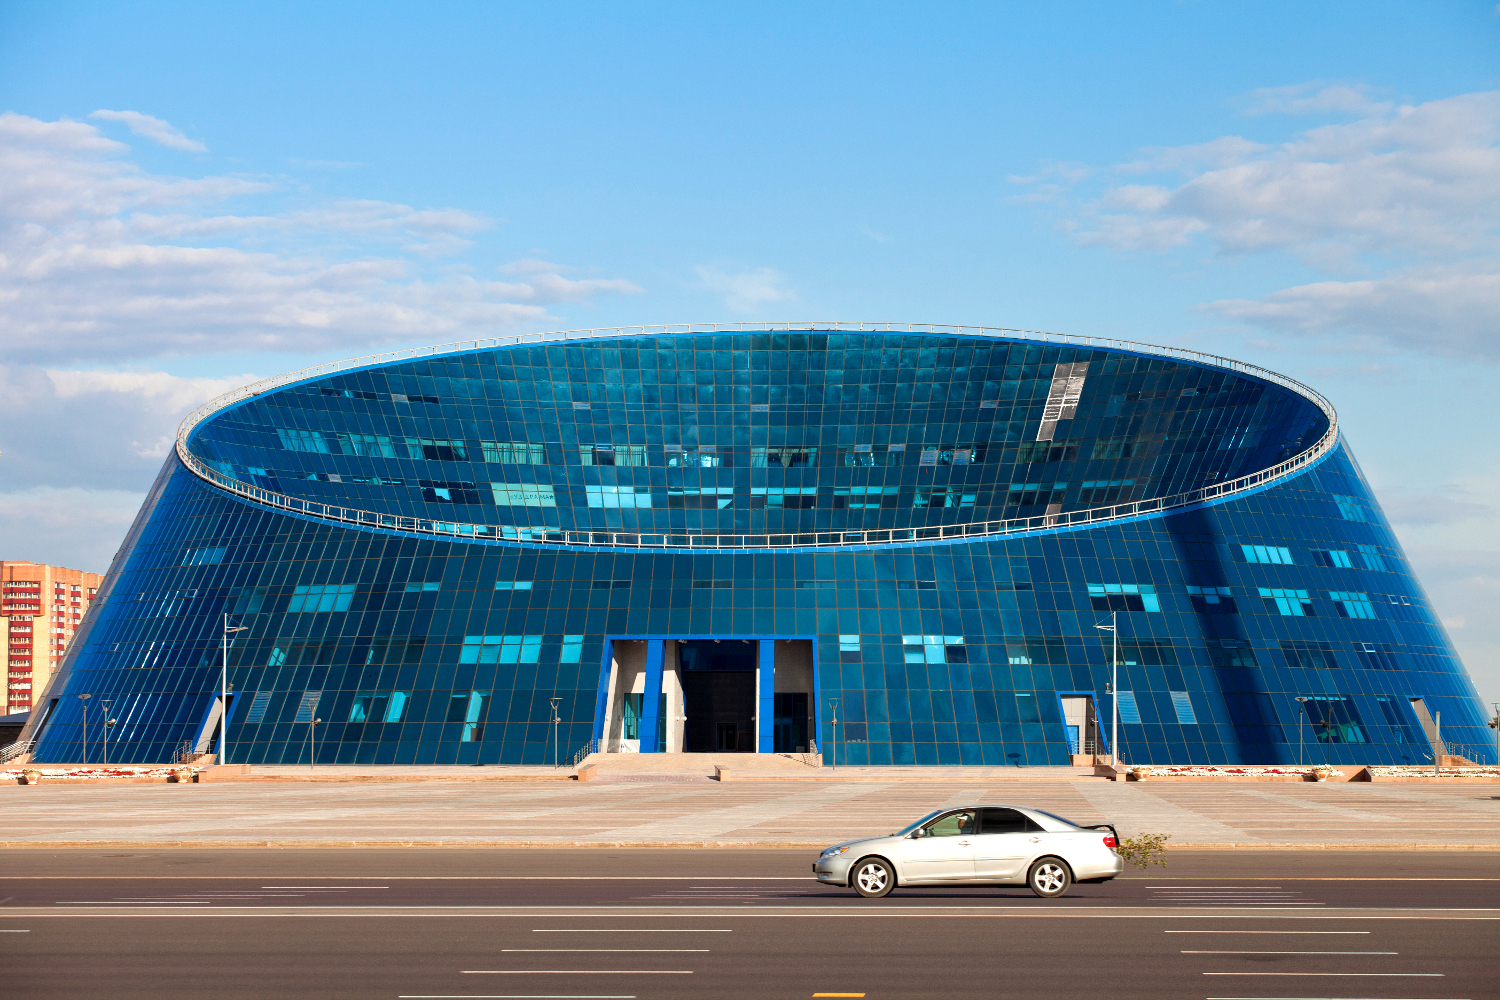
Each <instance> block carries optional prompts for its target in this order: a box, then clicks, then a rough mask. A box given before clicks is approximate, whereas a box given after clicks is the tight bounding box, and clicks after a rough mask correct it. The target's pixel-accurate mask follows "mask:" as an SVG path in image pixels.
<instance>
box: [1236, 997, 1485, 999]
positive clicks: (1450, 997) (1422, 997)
mask: <svg viewBox="0 0 1500 1000" xmlns="http://www.w3.org/2000/svg"><path fill="white" fill-rule="evenodd" d="M1207 1000H1469V998H1468V997H1208V998H1207Z"/></svg>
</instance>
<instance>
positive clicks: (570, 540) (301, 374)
mask: <svg viewBox="0 0 1500 1000" xmlns="http://www.w3.org/2000/svg"><path fill="white" fill-rule="evenodd" d="M753 332H770V333H786V332H797V333H800V332H812V333H860V332H863V333H914V334H943V335H947V336H958V337H973V338H976V339H1006V340H1019V341H1023V342H1028V343H1035V344H1042V345H1050V346H1057V347H1080V348H1089V349H1094V350H1106V351H1108V350H1115V351H1129V352H1131V353H1134V354H1144V355H1148V356H1154V357H1162V358H1170V359H1173V360H1178V361H1189V362H1194V363H1197V364H1204V365H1208V366H1210V367H1214V368H1220V369H1224V370H1227V371H1232V372H1235V373H1237V374H1241V375H1247V376H1250V377H1252V378H1257V379H1261V380H1263V381H1266V382H1270V383H1272V384H1274V385H1278V386H1280V387H1282V388H1284V389H1289V390H1291V391H1292V392H1294V393H1296V394H1297V395H1299V396H1302V397H1303V398H1304V399H1307V400H1308V401H1309V402H1311V403H1313V404H1314V405H1315V406H1317V407H1318V408H1319V409H1320V410H1322V411H1323V413H1324V415H1325V416H1327V418H1328V428H1327V430H1326V431H1325V432H1324V433H1323V435H1322V437H1320V438H1319V439H1318V440H1317V441H1316V442H1315V443H1314V444H1313V445H1312V446H1311V447H1309V448H1308V449H1306V450H1305V451H1302V452H1300V453H1298V454H1296V455H1293V456H1292V457H1291V458H1288V459H1286V460H1285V461H1282V462H1278V463H1277V464H1276V465H1273V466H1271V467H1270V468H1267V469H1262V470H1260V471H1258V472H1253V473H1250V474H1249V475H1246V476H1240V477H1239V478H1237V479H1229V480H1225V481H1224V482H1221V483H1214V484H1212V485H1210V486H1202V487H1199V488H1197V489H1194V490H1188V491H1186V492H1183V493H1176V494H1173V495H1171V496H1166V497H1155V498H1152V499H1147V500H1135V501H1130V502H1128V503H1119V504H1110V505H1107V506H1102V507H1091V508H1088V509H1086V510H1074V511H1060V512H1058V513H1055V514H1043V515H1038V516H1035V517H1021V518H1010V519H1006V520H996V521H976V522H971V523H967V524H943V525H932V526H929V527H920V528H875V529H849V530H836V531H809V532H777V533H754V534H750V533H745V534H739V533H706V532H705V533H687V532H681V531H667V532H640V531H615V530H612V529H604V530H600V529H595V528H552V527H525V526H518V525H494V524H465V523H460V522H452V521H439V520H435V519H432V518H423V517H411V516H407V515H401V514H385V513H380V512H378V511H368V510H360V509H358V508H353V507H343V506H339V505H336V504H326V503H321V502H319V501H316V500H307V499H304V498H301V497H294V496H288V495H287V494H284V493H277V492H275V491H272V490H267V489H262V488H261V487H259V486H254V485H252V484H250V483H245V482H241V481H240V480H237V479H235V478H233V477H232V476H228V475H225V474H224V473H222V472H220V471H219V470H217V469H215V468H213V467H211V466H210V465H208V464H207V463H206V462H204V461H203V460H202V459H200V458H199V457H198V456H196V455H194V454H193V453H192V451H191V450H190V449H189V447H188V443H189V441H190V440H191V438H192V434H193V431H194V430H196V429H197V427H198V425H199V424H201V423H203V422H204V421H205V420H207V419H208V418H209V417H210V416H212V415H213V414H215V413H219V412H221V411H222V410H224V409H226V408H227V407H230V406H234V405H235V404H237V403H241V402H244V401H246V400H248V399H252V398H254V397H256V396H260V395H262V394H264V393H266V392H270V391H273V390H275V389H278V388H281V387H283V386H287V385H291V384H293V383H297V382H304V381H307V380H309V379H314V378H319V377H326V376H329V375H335V374H338V373H340V372H347V371H352V370H355V369H359V368H368V367H372V366H376V365H379V366H386V365H391V364H399V363H402V362H410V361H420V360H424V359H428V358H438V357H443V356H445V355H451V354H460V353H466V352H471V351H482V350H490V349H495V348H504V347H517V346H523V345H531V344H554V343H567V342H569V341H587V340H599V339H605V338H622V337H643V336H647V337H649V336H660V335H664V334H684V333H753ZM1338 437H1339V427H1338V414H1337V413H1336V412H1335V411H1334V408H1333V405H1332V404H1331V403H1330V402H1329V401H1328V400H1327V399H1326V398H1324V397H1323V395H1322V394H1321V393H1318V392H1317V391H1315V390H1313V389H1311V388H1309V387H1307V386H1305V385H1303V384H1302V383H1301V382H1298V381H1296V380H1295V379H1291V378H1287V377H1286V376H1285V375H1279V374H1277V373H1276V372H1272V371H1268V370H1267V369H1264V368H1260V367H1257V366H1255V365H1249V364H1246V363H1244V362H1242V361H1235V360H1233V359H1231V358H1225V357H1220V356H1218V355H1213V354H1204V353H1202V352H1199V351H1189V350H1186V349H1184V348H1179V347H1164V346H1159V345H1155V344H1142V343H1138V342H1135V341H1129V340H1119V339H1114V338H1101V337H1082V336H1074V335H1069V334H1054V333H1044V332H1040V331H1034V330H1013V329H1007V328H1004V327H977V326H942V325H938V324H916V323H830V322H823V323H812V322H808V323H727V324H725V323H714V324H699V325H675V326H639V327H613V328H609V329H597V330H567V331H560V332H556V333H536V334H518V335H515V336H510V337H493V338H490V339H488V340H472V341H462V342H459V343H454V344H444V345H441V346H436V347H426V348H413V349H408V350H402V351H388V352H384V353H381V354H371V355H366V356H364V357H360V358H351V359H349V360H346V361H336V362H329V363H327V364H322V365H314V366H312V367H310V368H303V369H301V370H299V371H295V372H288V373H287V374H285V375H278V376H275V377H273V378H267V379H262V380H260V381H259V382H253V383H251V384H250V385H246V386H242V387H240V388H238V389H234V390H232V391H230V392H227V393H225V394H223V395H221V396H218V397H216V398H214V399H212V400H209V401H208V402H206V403H204V404H203V405H202V406H199V407H198V408H197V409H195V410H193V411H192V412H191V413H189V414H188V415H187V417H185V418H184V419H183V421H182V423H181V424H180V425H179V426H178V428H177V457H178V458H179V459H180V460H181V461H182V463H183V465H185V466H187V468H188V469H190V470H191V471H192V472H193V474H194V475H196V476H198V477H199V478H201V479H203V480H205V481H206V482H209V483H212V484H213V485H214V486H216V487H218V488H219V489H222V490H224V491H225V492H228V493H232V494H234V495H235V496H238V497H242V498H244V499H246V500H250V501H252V502H254V503H257V504H261V505H263V506H266V507H270V508H273V509H276V510H282V511H287V512H289V513H294V514H302V515H306V516H309V517H314V518H318V519H320V520H326V521H332V522H337V523H340V524H349V525H354V526H358V527H365V528H377V529H382V530H387V531H401V532H412V533H415V534H423V535H434V536H441V537H447V538H452V539H457V540H475V541H499V542H514V543H523V544H535V545H542V546H590V547H598V546H602V547H618V548H651V549H661V548H665V549H693V550H704V549H711V550H725V549H739V550H745V549H749V550H765V549H783V548H804V547H818V546H877V545H903V544H906V545H910V544H921V543H924V542H935V541H951V540H957V539H981V538H984V537H994V536H1003V535H1011V534H1016V533H1018V532H1028V531H1039V530H1049V529H1054V530H1055V529H1066V528H1077V527H1080V526H1086V525H1096V524H1100V523H1104V522H1108V521H1117V520H1121V519H1128V518H1135V517H1141V516H1144V515H1149V514H1156V513H1160V512H1163V511H1167V510H1171V509H1173V508H1176V507H1187V506H1191V505H1194V504H1201V503H1212V502H1215V501H1220V500H1224V499H1227V498H1229V497H1231V496H1234V495H1235V494H1239V493H1245V492H1247V491H1250V490H1255V489H1260V488H1262V487H1264V486H1266V485H1268V484H1270V483H1273V482H1275V481H1277V480H1279V479H1284V478H1287V477H1288V476H1292V475H1295V474H1296V473H1298V472H1300V471H1302V470H1303V469H1306V468H1308V467H1310V466H1311V465H1313V464H1314V463H1316V462H1317V461H1318V460H1319V459H1321V458H1322V457H1323V456H1324V455H1326V454H1328V452H1330V451H1332V450H1333V448H1334V446H1335V445H1337V444H1338Z"/></svg>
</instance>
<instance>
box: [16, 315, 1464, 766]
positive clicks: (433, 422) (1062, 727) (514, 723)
mask: <svg viewBox="0 0 1500 1000" xmlns="http://www.w3.org/2000/svg"><path fill="white" fill-rule="evenodd" d="M1330 415H1331V414H1330V413H1329V412H1326V411H1325V410H1324V409H1323V408H1322V407H1321V406H1320V405H1319V404H1318V402H1317V401H1316V400H1315V399H1313V398H1312V396H1311V395H1310V394H1304V393H1299V392H1298V391H1296V390H1295V389H1294V388H1290V387H1288V386H1286V385H1284V384H1278V383H1276V382H1274V381H1271V380H1267V379H1262V378H1258V377H1255V376H1254V375H1252V374H1247V373H1245V372H1243V371H1240V370H1236V369H1233V368H1231V367H1228V366H1224V367H1220V366H1217V365H1215V364H1212V363H1209V362H1208V361H1193V360H1184V359H1182V358H1169V357H1161V356H1153V355H1151V354H1150V353H1149V352H1147V351H1145V350H1142V351H1139V352H1138V351H1133V350H1128V349H1094V348H1092V347H1087V346H1085V347H1070V346H1058V345H1056V344H1048V343H1039V342H1035V341H1028V340H1027V339H1025V338H1024V337H1020V336H1004V335H994V336H966V335H944V334H918V333H876V332H838V331H827V332H825V331H818V330H809V331H803V332H798V331H790V332H788V331H782V332H774V333H773V332H746V333H732V334H707V333H705V334H697V333H684V334H661V335H653V336H638V337H630V336H618V335H617V336H609V337H599V338H598V339H595V340H586V341H580V340H576V339H571V340H568V341H567V342H566V343H563V342H540V343H531V344H520V345H517V346H511V347H500V348H494V349H484V350H472V351H467V352H463V351H454V352H451V353H447V354H439V355H435V356H433V357H431V358H428V359H423V360H416V361H404V362H400V363H392V364H388V365H378V366H371V367H365V368H355V369H350V370H346V371H342V372H340V373H338V374H333V375H329V376H326V377H321V378H317V379H311V380H305V381H301V382H293V383H290V384H286V385H282V386H280V387H276V388H272V389H268V390H266V391H264V392H261V393H259V394H257V395H255V396H253V397H250V398H248V399H245V400H242V401H240V402H237V403H235V404H234V405H231V406H226V407H224V408H222V409H220V410H218V411H217V412H215V413H213V414H212V415H210V416H209V417H208V418H206V419H204V420H201V421H199V422H198V423H197V424H196V425H195V426H194V427H193V428H192V431H191V434H190V436H189V437H188V438H187V443H186V447H187V449H188V451H189V454H190V457H191V458H192V459H193V460H195V461H197V462H201V463H202V464H203V466H204V467H206V468H207V469H210V470H212V471H213V472H214V473H216V474H217V475H218V476H220V477H224V479H225V480H233V481H235V482H238V483H242V484H245V485H246V487H247V490H245V491H242V492H253V491H255V490H259V491H270V492H261V493H256V494H255V496H257V497H259V498H260V499H259V500H257V499H254V498H251V497H247V496H239V495H235V494H234V493H232V492H230V491H229V490H226V489H224V488H222V487H221V485H216V484H215V483H214V482H210V481H209V478H210V477H207V476H204V475H198V474H195V472H194V471H192V470H191V469H189V468H188V466H187V465H185V464H184V463H183V461H182V460H181V459H180V458H179V456H178V455H176V454H174V455H173V456H171V457H170V458H169V459H168V460H167V462H166V464H165V466H164V467H163V469H162V471H161V474H160V476H159V477H158V479H157V481H156V483H155V484H154V486H153V488H152V490H151V492H150V494H149V496H148V499H147V502H146V504H145V505H144V507H143V509H142V511H141V513H140V515H139V517H138V519H137V521H136V523H135V525H134V526H133V527H132V529H131V531H130V533H129V535H128V536H127V538H126V541H125V544H124V545H123V546H122V547H121V549H120V552H119V554H118V556H117V557H116V560H115V563H114V565H113V566H112V567H111V569H110V571H109V574H108V577H107V578H106V581H105V583H104V585H103V586H102V587H101V589H100V593H99V598H98V599H97V600H96V601H95V602H94V605H93V608H92V610H91V611H90V613H89V616H88V618H87V619H86V620H85V623H84V626H83V629H82V631H81V632H80V633H79V635H78V637H77V638H76V639H75V641H74V643H73V645H72V647H71V649H70V653H69V656H68V659H67V660H66V661H65V663H64V664H63V667H62V669H61V671H60V672H59V674H58V676H57V677H56V679H55V680H54V681H53V683H52V686H51V687H50V689H49V690H48V692H47V694H46V696H45V697H44V698H41V699H39V700H38V702H37V711H36V713H35V715H36V717H35V718H34V720H33V723H32V725H33V730H32V732H31V733H30V735H31V736H32V737H33V738H37V739H39V743H38V748H37V752H36V756H35V759H37V760H40V761H53V762H60V761H77V760H80V759H83V758H84V754H85V753H88V755H89V759H97V754H98V751H97V749H96V748H97V746H98V740H99V738H100V735H101V734H100V732H99V728H98V727H99V713H98V712H93V713H91V716H90V719H89V729H88V732H87V733H85V731H84V717H83V712H82V707H81V706H82V702H81V701H80V699H78V698H77V697H75V696H76V695H78V694H85V693H87V694H90V695H92V697H93V699H95V700H94V702H93V704H94V705H95V706H97V705H98V704H99V703H100V701H101V700H103V699H109V700H110V702H111V703H112V708H111V710H110V713H111V714H112V715H113V716H114V717H115V718H116V719H117V720H118V722H117V724H116V725H115V726H114V728H113V730H112V731H111V733H110V737H109V741H110V756H111V758H112V759H115V760H128V761H139V762H145V761H159V760H168V759H171V758H172V757H173V756H174V755H175V754H177V753H179V752H181V751H183V750H188V751H193V750H199V751H201V750H206V749H209V748H211V747H213V746H214V745H215V744H216V740H217V732H218V727H219V724H220V723H219V716H220V713H221V705H220V697H219V686H220V683H221V676H220V674H221V663H222V657H223V645H222V640H223V635H224V633H223V631H222V630H223V627H224V624H225V616H226V615H227V616H228V623H229V624H230V625H231V626H235V627H243V628H244V629H245V630H244V631H240V632H237V633H234V634H233V641H232V642H231V643H230V644H229V647H228V656H227V661H228V682H229V686H230V688H231V690H232V692H233V696H232V698H231V700H230V702H229V717H230V719H229V722H230V725H229V744H228V750H229V757H230V760H231V761H234V762H249V763H252V764H254V763H295V762H303V763H306V762H307V761H308V760H309V759H310V758H315V759H316V760H317V762H319V763H340V762H342V763H376V764H381V763H389V764H434V763H435V764H472V763H491V764H520V763H527V764H538V763H544V762H547V763H550V762H551V761H552V760H553V759H554V757H556V758H558V759H562V760H567V759H569V758H570V757H572V755H573V754H574V752H575V751H578V750H580V749H588V748H590V747H592V746H597V747H598V748H599V749H601V750H605V751H614V750H618V751H638V752H662V751H666V752H680V751H699V750H713V751H759V752H768V751H770V752H775V751H780V752H794V753H795V752H812V751H814V750H816V751H821V752H823V753H824V756H825V759H827V757H828V756H829V755H830V754H833V755H836V758H837V760H838V761H839V762H840V763H844V762H847V763H850V764H863V763H869V764H991V765H995V764H999V765H1006V764H1019V765H1027V764H1032V765H1035V764H1060V763H1067V762H1068V761H1069V759H1070V755H1072V754H1075V753H1090V752H1099V753H1107V752H1110V751H1111V750H1112V749H1115V750H1118V752H1119V755H1120V757H1121V758H1122V759H1123V760H1125V761H1127V762H1135V763H1148V762H1149V763H1157V764H1168V763H1171V764H1185V763H1214V764H1235V763H1245V764H1270V763H1295V762H1296V761H1297V760H1298V759H1299V756H1300V757H1301V759H1303V760H1305V761H1306V762H1308V763H1314V762H1317V763H1321V762H1323V761H1328V762H1332V763H1347V764H1353V763H1393V764H1401V763H1411V764H1421V763H1424V762H1430V760H1431V757H1430V755H1431V753H1432V752H1433V741H1434V738H1435V737H1436V735H1437V734H1436V732H1435V729H1434V722H1435V720H1436V718H1437V713H1438V712H1441V713H1442V714H1441V727H1442V738H1443V739H1444V740H1446V741H1448V742H1450V743H1456V744H1459V745H1461V746H1463V747H1465V748H1468V749H1469V752H1470V754H1471V756H1473V757H1474V758H1475V759H1478V760H1482V761H1492V760H1493V758H1494V754H1493V751H1492V750H1489V749H1488V747H1489V746H1491V744H1490V741H1489V735H1490V732H1489V730H1488V729H1486V728H1485V725H1484V715H1483V710H1482V706H1481V704H1480V702H1479V700H1478V697H1477V695H1476V692H1475V690H1474V688H1473V685H1472V684H1471V682H1470V680H1469V678H1468V677H1467V675H1466V674H1465V672H1464V668H1463V666H1462V664H1461V663H1460V662H1459V660H1458V657H1457V655H1456V654H1455V652H1454V650H1453V648H1452V646H1451V644H1450V643H1449V641H1448V638H1447V636H1446V635H1445V633H1444V631H1443V628H1442V626H1441V624H1440V623H1439V621H1438V618H1437V616H1436V614H1435V613H1434V611H1433V608H1432V607H1431V605H1430V603H1429V602H1428V600H1427V598H1426V596H1425V595H1424V593H1423V591H1422V588H1421V586H1420V585H1419V584H1418V582H1417V580H1416V579H1415V578H1414V577H1413V575H1412V573H1411V568H1410V566H1409V565H1408V563H1407V561H1406V558H1405V556H1404V555H1403V553H1402V551H1401V548H1400V546H1399V544H1398V542H1397V540H1396V538H1395V536H1394V534H1393V533H1392V531H1391V529H1390V526H1389V524H1388V523H1387V522H1386V520H1385V517H1384V515H1383V514H1382V513H1381V511H1380V508H1379V506H1378V504H1377V503H1376V502H1375V499H1374V497H1373V496H1372V494H1371V491H1370V489H1369V487H1368V484H1367V483H1366V482H1365V480H1364V477H1363V476H1362V474H1361V473H1360V471H1359V468H1358V465H1357V464H1356V463H1355V461H1354V459H1353V456H1352V455H1351V454H1350V452H1349V450H1348V448H1347V446H1346V445H1345V444H1344V443H1343V442H1342V441H1339V442H1338V443H1337V444H1335V445H1333V447H1331V449H1328V450H1326V453H1325V454H1323V455H1322V457H1321V458H1319V459H1318V460H1317V461H1316V462H1312V463H1309V464H1308V465H1307V466H1306V467H1304V468H1303V469H1301V470H1300V471H1296V472H1293V473H1291V474H1288V475H1286V476H1284V477H1282V478H1279V479H1276V480H1274V481H1271V482H1269V483H1267V484H1265V485H1263V486H1260V487H1258V488H1253V489H1251V488H1247V489H1243V490H1239V491H1236V492H1233V493H1231V494H1229V495H1228V496H1226V497H1225V498H1223V499H1220V500H1217V501H1209V502H1199V503H1193V504H1184V505H1180V506H1171V507H1168V508H1167V509H1164V510H1158V511H1154V512H1149V513H1144V514H1140V513H1138V514H1136V515H1134V516H1129V515H1128V508H1125V507H1116V508H1115V510H1116V511H1118V512H1120V514H1121V516H1118V517H1107V518H1103V519H1098V520H1094V521H1091V522H1090V523H1088V524H1067V523H1063V521H1064V519H1065V517H1066V515H1067V514H1068V513H1069V512H1073V511H1079V510H1085V509H1094V508H1101V507H1105V506H1107V505H1117V504H1128V503H1130V502H1132V501H1138V500H1150V499H1153V498H1162V497H1173V496H1176V495H1178V494H1182V493H1185V492H1188V491H1192V490H1195V489H1199V488H1202V487H1208V486H1213V485H1214V484H1216V483H1222V482H1225V481H1229V480H1236V479H1238V478H1239V477H1242V476H1247V475H1251V474H1253V473H1256V472H1258V471H1260V470H1264V469H1267V468H1269V467H1271V466H1274V465H1276V464H1277V463H1279V462H1283V461H1286V460H1288V459H1292V458H1293V457H1295V456H1297V455H1299V454H1303V453H1305V452H1307V451H1308V449H1310V448H1312V447H1313V446H1314V445H1315V444H1316V443H1317V442H1318V441H1319V440H1320V439H1323V437H1324V435H1325V434H1327V433H1328V432H1329V428H1330V419H1329V418H1330ZM272 493H274V494H277V495H280V496H282V497H289V498H294V500H306V501H312V502H316V503H321V504H333V505H340V506H342V507H344V508H348V509H350V510H361V511H367V512H375V513H376V514H378V515H381V516H382V517H383V516H385V515H390V517H389V518H387V519H385V520H381V521H378V522H373V523H371V524H367V525H364V526H359V525H353V524H349V523H346V522H339V521H336V520H332V519H329V518H327V517H323V516H317V515H315V514H308V513H303V512H298V511H296V510H292V509H289V508H288V506H287V503H288V502H291V501H282V502H281V505H280V506H274V505H272V504H271V503H268V502H263V501H265V500H266V498H267V497H269V496H271V495H272ZM398 517H404V518H408V519H418V520H415V521H412V520H408V521H404V522H403V521H400V520H398V519H397V518H398ZM1016 518H1031V519H1032V520H1031V521H1030V523H1029V525H1027V526H1026V527H1025V530H1008V532H1007V533H1003V534H1002V533H995V534H982V535H972V536H968V537H953V538H941V537H935V536H936V535H937V534H938V532H936V531H935V530H934V529H937V528H941V527H943V526H955V525H964V524H974V523H977V522H987V521H997V520H1000V519H1016ZM413 524H420V525H421V526H422V530H410V529H411V526H412V525H413ZM1012 527H1014V525H1012ZM858 532H870V533H871V534H869V535H868V536H867V537H868V538H871V539H876V538H878V539H879V540H878V541H862V540H860V539H861V538H862V537H866V536H861V535H859V534H851V533H858ZM767 535H770V536H772V537H771V538H769V539H768V538H766V536H767ZM729 536H733V538H732V539H731V538H730V537H729ZM733 539H738V540H737V541H735V540H733ZM719 540H723V541H722V544H723V546H724V547H722V548H718V549H715V550H706V549H705V548H704V546H707V545H711V544H713V543H715V542H716V541H719ZM1112 621H1113V622H1114V623H1115V625H1116V627H1117V630H1118V631H1117V632H1116V633H1111V632H1109V631H1106V630H1102V629H1100V628H1099V626H1101V625H1108V624H1110V623H1111V622H1112ZM1116 638H1117V639H1118V643H1117V644H1116ZM1116 658H1117V660H1118V664H1117V667H1115V668H1114V669H1117V670H1118V687H1119V691H1118V692H1117V693H1115V692H1111V691H1109V690H1108V685H1109V682H1110V677H1111V670H1112V661H1113V660H1115V659H1116ZM653 696H654V697H653ZM1299 699H1302V700H1299ZM554 702H555V704H556V716H555V719H556V722H555V724H554V715H553V710H554V709H553V706H554ZM1116 703H1117V704H1118V709H1119V720H1120V724H1119V737H1118V739H1119V746H1118V747H1117V748H1111V747H1110V746H1108V740H1109V732H1110V726H1109V717H1110V713H1111V710H1112V709H1113V708H1114V706H1115V705H1116ZM314 720H320V724H317V725H314ZM85 740H86V741H87V746H85ZM594 741H598V743H597V744H596V743H595V742H594Z"/></svg>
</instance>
